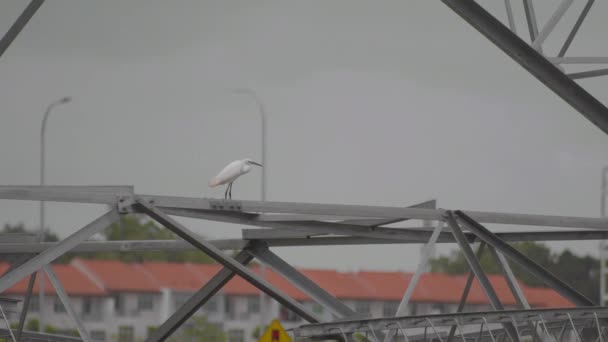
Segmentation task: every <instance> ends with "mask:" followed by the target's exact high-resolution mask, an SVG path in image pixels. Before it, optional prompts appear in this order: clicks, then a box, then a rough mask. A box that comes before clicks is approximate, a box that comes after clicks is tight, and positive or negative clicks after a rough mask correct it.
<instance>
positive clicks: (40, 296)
mask: <svg viewBox="0 0 608 342" xmlns="http://www.w3.org/2000/svg"><path fill="white" fill-rule="evenodd" d="M71 100H72V99H71V98H70V97H62V98H60V99H59V100H57V101H55V102H52V103H51V104H49V105H48V107H46V111H45V112H44V116H43V117H42V127H41V128H40V185H44V171H45V132H46V122H47V120H48V118H49V115H50V114H51V111H52V110H53V108H55V107H56V106H58V105H62V104H65V103H68V102H70V101H71ZM39 234H40V236H39V239H40V242H44V201H40V233H39ZM38 284H39V286H38V311H39V315H40V318H39V325H38V331H40V332H43V330H44V319H43V315H44V314H43V308H44V272H43V271H42V270H41V271H39V273H38Z"/></svg>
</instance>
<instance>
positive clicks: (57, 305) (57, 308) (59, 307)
mask: <svg viewBox="0 0 608 342" xmlns="http://www.w3.org/2000/svg"><path fill="white" fill-rule="evenodd" d="M53 311H54V312H58V313H63V312H65V307H64V306H63V303H62V302H61V300H59V298H55V302H54V303H53Z"/></svg>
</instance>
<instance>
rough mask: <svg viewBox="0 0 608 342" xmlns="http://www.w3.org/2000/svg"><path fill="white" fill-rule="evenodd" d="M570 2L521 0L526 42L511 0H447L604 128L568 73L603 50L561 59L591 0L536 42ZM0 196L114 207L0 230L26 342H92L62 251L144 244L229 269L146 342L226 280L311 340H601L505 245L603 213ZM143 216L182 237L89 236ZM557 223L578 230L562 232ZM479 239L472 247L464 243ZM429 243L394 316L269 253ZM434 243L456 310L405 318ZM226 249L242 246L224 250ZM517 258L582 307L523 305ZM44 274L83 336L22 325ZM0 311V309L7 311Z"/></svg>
mask: <svg viewBox="0 0 608 342" xmlns="http://www.w3.org/2000/svg"><path fill="white" fill-rule="evenodd" d="M573 1H574V0H561V2H560V3H559V4H556V5H557V7H556V9H555V12H554V13H553V15H552V16H551V17H550V18H549V20H548V21H547V23H545V25H544V26H539V25H538V23H537V20H536V16H535V12H534V6H533V2H532V0H522V2H523V6H524V10H525V16H526V22H527V25H528V31H529V35H530V42H529V43H528V42H526V41H524V40H523V39H521V38H520V37H519V36H518V35H517V32H516V27H515V20H514V14H513V13H514V12H513V10H512V6H511V1H510V0H504V4H505V10H506V19H507V23H508V26H507V25H505V24H503V23H501V22H500V20H498V19H497V18H496V17H494V16H492V15H491V14H490V13H488V12H487V11H486V10H485V9H484V8H483V7H481V6H479V4H477V3H476V2H475V1H474V0H442V2H443V3H445V4H446V5H447V6H448V7H450V8H451V9H452V10H453V11H454V12H456V13H457V14H458V15H460V16H461V17H462V18H463V19H465V20H466V21H467V22H468V23H469V24H471V25H472V26H473V27H474V28H475V29H477V30H478V31H479V32H480V33H482V34H483V35H484V36H486V37H487V38H488V39H489V40H490V41H491V42H492V43H494V44H495V45H496V46H498V47H499V48H500V49H502V50H503V51H504V52H505V53H506V54H507V55H509V56H510V57H512V58H513V59H514V60H515V61H516V62H518V63H519V64H521V65H522V66H523V67H524V68H525V69H526V70H528V71H529V72H530V73H531V74H532V75H534V76H535V77H536V78H538V79H539V80H540V81H541V82H543V83H544V84H545V85H546V86H547V87H548V88H550V89H551V90H553V91H554V92H555V93H556V94H557V95H559V96H560V97H562V98H563V99H564V100H565V101H566V102H567V103H569V104H570V105H571V106H572V107H574V108H575V109H576V110H577V111H579V112H580V113H581V114H582V115H584V116H585V117H586V118H587V119H588V120H590V121H591V122H592V123H594V124H595V125H596V126H597V127H598V128H600V129H601V130H603V131H604V132H606V133H608V108H606V106H605V105H604V104H602V103H601V102H599V101H598V100H597V99H596V98H594V97H593V96H592V95H591V94H589V93H588V92H587V91H586V90H585V89H583V88H582V87H581V86H580V85H578V84H577V83H576V82H575V81H574V80H578V79H582V78H587V77H596V76H603V75H608V69H597V70H588V71H583V72H572V73H566V72H565V68H564V67H563V66H564V65H568V64H605V63H608V58H607V57H567V56H565V54H566V52H567V51H568V49H569V47H570V45H571V43H572V41H573V39H574V38H575V36H576V35H577V33H578V31H579V29H580V27H581V25H582V24H583V22H584V20H585V18H586V17H587V15H588V13H589V12H590V10H591V8H592V6H593V3H594V0H586V4H585V6H584V8H583V9H582V12H581V14H580V15H579V17H578V19H577V20H576V22H575V23H574V25H573V27H572V29H571V31H570V33H569V34H568V36H567V37H566V39H565V42H564V44H563V46H562V48H561V49H560V51H559V52H558V53H557V55H555V56H553V55H546V52H545V51H543V46H542V45H543V42H544V41H545V39H546V38H547V37H548V36H549V35H550V34H551V32H552V31H553V29H554V28H555V26H556V24H557V23H558V22H559V21H560V20H561V18H562V17H563V15H564V13H565V12H566V11H568V9H569V8H570V6H571V5H572V3H573ZM43 2H44V0H32V1H31V2H30V4H29V5H28V6H27V7H26V8H25V10H24V11H23V13H22V14H21V15H20V16H19V18H17V20H16V21H15V23H14V24H13V25H12V26H11V28H10V29H9V31H8V32H7V33H6V34H5V35H4V37H3V38H2V39H1V40H0V56H2V54H3V53H4V51H5V50H6V49H7V48H8V47H9V45H10V44H11V43H12V42H13V40H14V39H15V38H16V37H17V35H18V34H19V33H20V32H21V30H22V29H23V27H24V26H25V25H26V24H27V23H28V21H29V20H30V19H31V17H32V16H33V15H34V14H35V13H36V12H37V10H38V9H39V8H40V6H41V5H42V4H43ZM0 199H11V200H31V201H58V202H74V203H97V204H104V205H109V206H110V207H111V210H110V211H109V212H108V213H106V214H104V215H102V216H101V217H99V218H98V219H96V220H94V221H92V222H91V223H90V224H88V225H86V226H85V227H83V228H82V229H80V230H78V231H77V232H75V233H73V234H72V235H70V236H69V237H67V238H66V239H64V240H62V241H60V242H58V243H36V242H31V241H28V240H27V239H26V238H25V239H18V241H14V240H10V239H6V238H5V237H0V253H1V254H5V255H6V254H11V255H16V256H17V260H16V261H15V262H14V264H13V265H12V267H11V269H10V270H9V271H8V272H7V273H5V274H4V275H2V276H1V277H0V293H2V292H3V291H5V290H6V289H8V288H10V287H11V286H13V285H14V284H15V283H16V282H18V281H19V280H21V279H23V278H25V277H28V276H29V277H30V281H29V284H28V291H27V294H26V298H25V301H24V304H25V305H23V310H22V313H21V316H20V322H19V326H18V328H17V332H16V334H13V331H12V330H11V328H10V326H7V328H6V329H0V335H2V337H5V338H8V337H10V338H11V339H13V340H22V341H23V340H26V341H30V340H31V341H38V340H44V341H89V340H90V337H89V336H88V334H87V332H86V330H85V329H84V326H83V324H82V323H81V322H80V321H79V318H78V317H77V315H76V314H75V312H74V310H73V309H72V308H71V307H70V304H69V299H68V297H67V294H66V293H65V291H64V290H63V288H62V285H61V283H60V281H59V279H58V278H57V277H56V276H55V275H54V273H53V272H52V270H51V268H49V267H48V266H47V265H48V264H49V263H51V262H52V261H53V260H55V259H57V258H58V257H60V256H61V255H63V254H66V253H70V252H86V251H144V250H183V249H195V250H200V251H202V252H204V253H206V254H208V255H209V256H211V257H212V258H213V259H215V260H216V261H217V262H218V263H220V264H222V265H223V266H224V268H223V269H222V270H221V271H220V272H219V273H217V274H216V275H215V276H214V277H213V278H212V279H211V280H210V281H209V282H208V283H207V284H204V285H203V284H201V285H202V287H201V288H200V290H199V291H197V292H196V293H195V294H194V295H193V296H192V297H191V298H190V299H189V300H188V301H187V302H186V303H185V304H183V306H182V307H180V308H179V309H178V310H177V311H176V312H175V313H174V314H173V315H172V316H171V317H170V318H169V319H168V320H167V321H166V322H165V323H164V324H163V325H162V326H161V327H159V329H158V330H156V331H155V333H154V334H153V335H151V336H150V337H149V338H148V339H147V342H153V341H163V340H165V339H166V338H167V337H168V336H170V335H171V334H172V333H173V332H174V331H175V330H176V329H177V328H178V327H179V326H180V325H181V324H182V323H184V322H185V321H186V320H187V319H188V318H189V317H190V316H191V315H193V313H194V312H196V311H197V310H198V309H199V308H200V307H201V306H203V305H204V304H205V303H206V302H207V301H208V300H209V298H211V297H212V296H213V295H214V294H215V293H217V292H218V291H219V290H220V289H221V287H222V286H223V285H224V284H226V283H227V282H228V281H229V280H230V279H231V278H232V277H234V276H235V275H238V276H240V277H242V278H243V279H245V280H247V281H248V282H250V283H251V284H253V285H254V286H256V287H257V288H258V289H260V290H261V291H263V292H265V293H266V294H267V295H269V296H271V297H272V298H274V299H275V300H277V301H278V302H280V303H281V304H283V305H284V306H285V307H287V308H289V309H290V310H292V311H293V312H295V313H296V314H298V315H300V316H301V317H303V318H304V319H306V320H307V321H308V322H310V323H311V324H306V325H302V326H300V327H298V328H296V329H294V330H293V334H294V337H297V338H306V339H328V338H331V339H338V340H345V341H348V340H350V339H352V338H353V336H354V334H357V333H360V334H364V335H365V337H367V338H368V339H372V340H375V341H379V340H380V339H383V340H384V341H389V340H400V341H406V342H410V341H422V340H424V341H427V340H435V341H439V342H444V341H447V342H452V341H454V339H461V340H462V341H463V342H466V341H467V340H475V341H479V342H485V341H491V342H502V341H505V340H506V339H507V338H508V339H510V340H511V341H512V342H520V341H524V340H534V341H543V342H545V341H550V342H553V341H555V342H558V341H559V342H561V341H563V340H566V339H567V340H571V341H577V342H583V341H592V342H598V341H599V342H604V340H605V339H606V338H607V337H608V335H606V322H607V321H608V320H607V319H608V309H606V308H604V307H601V306H599V307H596V306H594V303H592V302H591V301H590V300H589V299H587V298H585V297H584V296H583V295H581V294H580V293H578V292H577V291H576V290H575V289H573V288H572V287H570V286H569V285H568V284H567V283H565V282H564V281H563V280H560V279H558V278H556V277H555V276H554V275H553V274H551V273H550V272H548V271H547V270H545V269H543V268H542V267H541V266H539V265H538V264H536V263H535V262H534V261H533V260H530V259H529V258H527V257H526V256H524V255H522V254H521V253H519V252H518V251H517V250H515V249H514V248H512V247H511V246H510V245H509V244H508V242H512V241H560V240H604V239H606V238H607V237H608V219H606V218H585V217H565V216H547V215H529V214H513V213H511V214H508V213H496V212H476V211H468V210H467V211H461V210H454V211H452V210H444V209H436V208H435V203H434V201H431V202H425V203H421V204H418V205H415V206H412V207H407V208H396V207H379V206H353V205H330V204H310V203H285V202H265V201H262V202H260V201H233V200H217V199H203V198H183V197H170V196H150V195H138V194H136V193H135V192H134V189H133V187H130V186H44V187H39V186H3V187H0ZM130 213H142V214H146V215H148V216H149V217H150V218H152V219H154V220H156V221H157V222H159V223H161V224H162V225H164V226H165V227H166V228H168V229H170V230H171V231H173V232H174V233H175V234H176V235H177V236H179V237H180V238H181V239H180V240H170V241H112V242H100V241H88V239H89V238H90V237H91V236H92V235H94V234H95V233H97V232H99V231H101V230H102V229H104V228H106V227H108V226H109V225H111V224H112V223H114V222H117V221H118V220H119V218H120V215H125V214H130ZM173 216H182V217H190V218H198V219H202V220H207V221H215V222H228V223H235V224H242V225H249V226H254V227H258V228H267V229H244V230H243V237H242V239H230V240H205V239H203V238H201V237H200V236H199V235H197V234H196V233H194V232H192V231H191V230H189V229H188V228H187V227H185V226H184V225H182V224H181V223H179V222H178V221H176V220H175V219H174V218H173ZM405 220H426V221H434V222H436V223H437V225H436V227H435V228H434V229H428V228H425V227H421V228H411V227H410V228H403V227H402V228H395V227H387V225H389V224H393V223H397V222H401V221H405ZM483 224H509V225H522V226H542V227H552V228H560V229H551V230H542V231H525V232H510V231H503V232H496V231H492V230H489V229H488V228H486V227H485V226H484V225H483ZM561 228H574V229H568V230H564V229H561ZM475 242H479V248H478V250H477V252H476V253H475V252H473V249H472V248H471V244H472V243H475ZM411 243H426V247H425V251H424V252H423V253H422V257H421V260H420V264H419V267H418V268H417V270H416V273H415V274H414V277H413V278H412V280H411V281H410V283H409V285H408V288H407V289H406V291H405V293H404V296H403V299H402V301H401V303H400V305H399V308H398V312H397V313H398V315H397V316H396V317H383V318H369V317H361V315H358V314H357V313H355V312H353V311H352V310H351V309H350V308H349V307H348V306H346V305H344V304H343V303H341V302H340V301H339V300H338V299H337V298H335V297H334V296H332V295H331V294H330V293H328V292H326V291H325V290H324V289H322V288H321V287H319V286H318V285H316V284H315V283H314V282H313V281H311V280H310V279H308V278H307V277H305V276H304V275H303V274H301V273H300V272H298V271H297V270H296V269H295V268H293V267H292V266H291V265H289V264H288V263H287V262H285V261H284V260H282V259H281V258H280V257H279V256H277V255H276V254H274V253H273V252H272V251H271V248H272V247H275V246H291V247H297V246H331V245H361V244H411ZM436 243H456V244H457V245H458V246H459V247H460V248H461V250H462V252H463V253H464V255H465V257H466V260H467V262H468V263H469V265H470V268H471V272H470V274H469V277H468V279H467V284H466V286H465V289H464V292H463V294H462V298H461V302H460V305H459V307H458V312H457V313H453V314H446V315H431V316H406V314H407V312H408V304H409V300H410V296H411V294H412V292H413V290H414V287H415V286H416V282H417V279H418V278H419V276H420V273H421V272H422V271H423V270H424V266H425V264H426V262H427V261H428V258H429V254H430V253H429V251H430V250H431V249H432V248H433V246H434V245H435V244H436ZM485 249H488V250H489V252H490V253H492V255H493V257H494V259H495V260H496V262H497V263H498V264H499V265H500V267H501V269H502V271H503V274H504V276H505V279H506V281H507V283H508V285H509V287H510V289H511V291H512V293H513V295H514V297H515V298H516V300H517V302H518V303H519V305H520V307H521V308H522V310H517V311H506V310H504V307H503V305H502V303H501V302H500V299H499V298H498V296H497V295H496V292H495V291H494V289H493V288H492V285H491V283H490V282H489V281H488V278H487V276H486V275H485V273H484V271H483V269H482V268H481V266H480V263H479V258H480V256H481V253H483V252H484V250H485ZM223 250H239V251H240V252H239V253H238V254H237V255H236V256H235V257H232V256H229V255H228V254H226V253H224V252H223ZM254 258H257V259H258V260H259V261H260V262H262V263H264V264H266V265H268V266H269V267H271V268H273V269H274V270H275V271H276V272H277V273H278V274H280V275H282V276H283V277H284V278H286V279H287V280H289V281H290V282H291V283H292V284H294V285H295V286H296V287H298V288H299V289H300V290H302V291H303V292H304V293H306V294H307V295H308V296H309V297H310V298H311V299H312V300H314V301H316V302H317V303H319V304H320V305H322V306H323V307H325V308H326V309H327V310H329V311H330V312H332V313H333V315H334V316H335V317H338V320H336V321H333V322H321V321H320V319H319V318H318V317H316V316H315V315H314V314H313V313H312V312H309V311H308V310H307V308H306V307H304V306H303V305H302V304H300V303H299V302H297V301H295V300H294V299H293V298H290V297H289V296H287V295H286V294H285V293H283V292H282V291H280V290H279V289H277V288H276V287H274V286H273V285H272V284H270V283H268V282H267V281H266V280H265V279H264V278H261V277H260V276H258V275H257V274H255V273H254V272H252V271H251V270H250V269H248V268H247V267H246V266H247V264H248V263H249V262H250V261H251V260H253V259H254ZM510 262H516V263H518V264H519V265H521V266H522V267H523V268H525V269H527V270H528V271H530V272H532V273H534V274H535V275H536V276H538V277H539V278H540V279H542V280H543V281H544V282H545V283H546V284H547V285H549V286H550V287H551V288H553V289H554V290H555V291H557V292H558V293H560V294H561V295H562V296H563V297H565V298H567V299H569V300H570V301H571V302H572V303H574V304H575V305H576V306H578V308H574V309H572V308H570V309H565V308H564V309H551V310H536V309H532V308H530V306H529V304H528V302H527V300H526V298H525V296H524V294H523V292H522V291H521V289H520V288H519V286H518V284H517V282H516V280H515V278H514V276H513V272H512V270H511V267H510ZM39 270H43V271H45V272H46V273H47V274H48V276H49V279H50V280H51V283H52V285H53V286H54V287H55V289H56V290H57V294H58V296H59V298H60V300H61V302H62V303H63V304H64V306H65V307H66V311H67V312H68V314H69V315H70V316H71V317H72V319H73V320H74V321H75V323H76V326H77V329H78V331H79V333H80V338H79V339H78V338H73V337H67V336H57V335H48V334H38V333H33V332H26V331H23V323H24V319H25V315H26V313H27V307H28V305H27V303H28V302H29V299H30V296H31V292H32V291H31V289H32V286H33V284H34V279H35V278H34V277H35V272H37V271H39ZM475 278H476V279H477V280H478V281H479V283H480V285H481V287H482V289H483V291H484V292H485V293H486V295H487V297H488V299H489V301H490V303H491V306H492V308H493V310H494V311H491V312H480V313H464V312H462V310H463V308H464V304H465V303H466V299H467V296H468V292H469V290H470V287H471V284H472V281H473V279H475ZM1 309H2V305H1V303H0V311H1V313H2V315H4V311H2V310H1Z"/></svg>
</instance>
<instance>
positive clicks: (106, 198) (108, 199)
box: [0, 0, 608, 229]
mask: <svg viewBox="0 0 608 342" xmlns="http://www.w3.org/2000/svg"><path fill="white" fill-rule="evenodd" d="M444 1H449V0H444ZM469 1H470V0H463V2H462V3H463V4H464V3H468V2H469ZM524 44H525V43H524ZM560 73H561V72H560ZM570 81H571V80H570ZM134 196H135V195H134V194H133V188H132V187H131V186H0V199H15V200H31V201H57V202H79V203H100V204H115V203H116V201H117V200H118V201H120V199H123V200H125V202H129V201H130V200H132V199H133V198H134ZM140 197H141V198H143V199H145V200H146V201H148V202H150V203H154V205H155V206H156V207H159V208H161V209H163V210H166V208H169V209H174V210H173V212H172V213H171V215H180V211H179V210H175V209H180V210H184V211H183V212H181V213H182V214H183V215H184V216H188V215H194V214H196V213H199V214H200V215H201V216H202V215H216V218H222V219H229V218H230V217H231V215H233V216H234V217H236V219H235V222H237V221H239V220H241V221H240V222H245V221H250V222H251V224H252V225H260V224H253V222H258V223H263V224H265V225H266V223H265V221H263V217H264V216H261V217H262V218H261V219H258V218H257V217H258V216H259V215H258V214H257V213H275V214H306V215H325V216H334V217H338V218H339V217H360V218H368V219H369V218H377V219H382V220H385V219H386V220H388V219H400V220H404V219H418V220H442V217H441V215H442V212H441V210H437V209H426V208H399V207H382V206H362V205H337V204H315V203H297V202H268V201H232V200H223V199H222V200H218V199H206V198H192V197H172V196H151V195H143V196H140ZM467 214H468V215H469V216H471V217H472V218H473V219H475V220H476V221H479V222H482V223H497V224H509V225H529V226H548V227H573V228H591V229H608V218H589V217H572V216H552V215H531V214H515V213H498V212H480V211H467ZM243 215H244V216H243ZM243 219H244V221H243ZM275 219H276V218H272V221H270V222H273V221H274V220H275ZM299 219H301V218H299ZM289 223H291V222H289ZM326 223H330V222H326ZM266 226H267V225H266ZM345 226H348V225H345Z"/></svg>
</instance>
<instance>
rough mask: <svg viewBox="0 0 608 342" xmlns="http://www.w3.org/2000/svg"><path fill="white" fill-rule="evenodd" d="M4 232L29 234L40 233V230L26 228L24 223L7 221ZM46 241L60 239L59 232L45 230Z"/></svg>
mask: <svg viewBox="0 0 608 342" xmlns="http://www.w3.org/2000/svg"><path fill="white" fill-rule="evenodd" d="M1 233H2V234H28V235H38V234H39V231H34V230H29V229H26V228H25V225H24V224H23V223H21V222H20V223H17V224H10V223H5V224H4V227H3V228H2V232H1ZM44 241H50V242H55V241H59V237H57V234H55V233H53V232H50V231H49V230H48V229H47V230H45V231H44Z"/></svg>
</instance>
